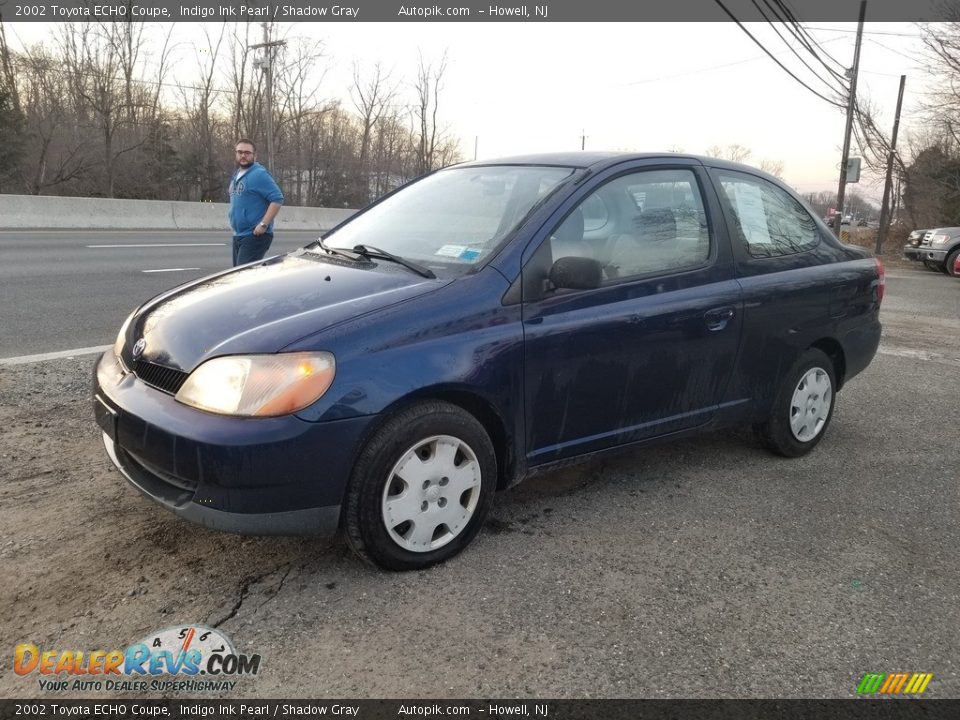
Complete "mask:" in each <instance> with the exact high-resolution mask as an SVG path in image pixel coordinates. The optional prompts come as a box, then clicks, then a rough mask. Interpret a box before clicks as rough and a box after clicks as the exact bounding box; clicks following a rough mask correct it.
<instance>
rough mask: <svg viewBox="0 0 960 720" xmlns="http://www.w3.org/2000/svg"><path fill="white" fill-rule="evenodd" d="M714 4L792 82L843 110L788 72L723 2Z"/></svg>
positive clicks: (834, 101)
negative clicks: (791, 79) (794, 81)
mask: <svg viewBox="0 0 960 720" xmlns="http://www.w3.org/2000/svg"><path fill="white" fill-rule="evenodd" d="M714 2H716V3H717V5H719V6H720V8H721V9H722V10H723V11H724V12H725V13H726V14H727V16H728V17H729V18H730V19H731V20H733V21H734V22H735V23H736V24H737V26H738V27H739V28H740V29H741V30H743V32H744V33H746V35H747V37H749V38H750V39H751V40H753V42H755V43H756V44H757V46H759V48H760V49H761V50H763V51H764V52H765V53H766V54H767V55H768V56H769V57H770V59H771V60H773V61H774V62H775V63H776V64H777V65H779V66H780V68H781V69H782V70H783V71H784V72H785V73H787V75H789V76H790V77H792V78H793V79H794V80H796V81H797V82H798V83H800V84H801V85H803V86H804V87H805V88H806V89H807V90H809V91H810V92H812V93H813V94H814V95H816V96H817V97H818V98H820V99H821V100H823V101H825V102H827V103H829V104H831V105H833V106H834V107H838V108H843V104H842V103H838V102H837V101H836V100H831V99H830V98H828V97H826V96H824V95H821V94H820V93H818V92H817V91H816V90H814V89H813V88H812V87H810V86H809V85H807V84H806V83H805V82H804V81H803V80H801V79H800V78H798V77H797V76H796V75H794V74H793V73H792V72H791V71H790V70H789V68H787V66H786V65H784V64H783V63H782V62H780V61H779V60H777V58H776V57H774V55H773V53H771V52H770V51H769V50H767V48H766V47H765V46H764V44H763V43H761V42H760V41H759V40H757V39H756V38H755V37H754V36H753V35H751V34H750V31H749V30H747V28H745V27H744V26H743V23H741V22H740V21H739V20H737V18H736V17H735V16H734V14H733V13H732V12H730V11H729V10H728V9H727V6H726V5H724V4H723V2H721V0H714Z"/></svg>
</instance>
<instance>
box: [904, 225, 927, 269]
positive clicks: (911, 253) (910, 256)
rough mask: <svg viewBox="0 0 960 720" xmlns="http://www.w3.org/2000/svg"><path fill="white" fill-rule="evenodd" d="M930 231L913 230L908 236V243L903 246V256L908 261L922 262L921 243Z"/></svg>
mask: <svg viewBox="0 0 960 720" xmlns="http://www.w3.org/2000/svg"><path fill="white" fill-rule="evenodd" d="M928 232H930V231H929V230H912V231H911V232H910V234H909V235H908V236H907V243H906V245H904V246H903V256H904V257H905V258H906V259H907V260H913V261H914V262H916V261H919V260H920V243H921V242H922V241H923V237H924V235H926V234H927V233H928Z"/></svg>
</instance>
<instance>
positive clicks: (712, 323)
mask: <svg viewBox="0 0 960 720" xmlns="http://www.w3.org/2000/svg"><path fill="white" fill-rule="evenodd" d="M703 319H704V322H706V324H707V329H708V330H713V331H717V330H723V329H724V328H725V327H726V326H727V323H729V322H730V321H731V320H732V319H733V308H732V307H722V308H714V309H713V310H707V312H706V313H704V315H703Z"/></svg>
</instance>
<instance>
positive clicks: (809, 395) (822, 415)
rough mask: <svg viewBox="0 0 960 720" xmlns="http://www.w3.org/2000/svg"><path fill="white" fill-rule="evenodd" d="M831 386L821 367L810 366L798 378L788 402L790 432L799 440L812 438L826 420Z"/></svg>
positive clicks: (828, 377)
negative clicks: (791, 397)
mask: <svg viewBox="0 0 960 720" xmlns="http://www.w3.org/2000/svg"><path fill="white" fill-rule="evenodd" d="M832 403H833V386H832V385H831V384H830V376H829V375H828V374H827V372H826V370H824V369H823V368H818V367H815V368H810V369H809V370H807V372H806V373H805V374H804V376H803V377H802V378H800V382H799V383H798V384H797V389H796V390H794V391H793V400H791V402H790V432H791V433H793V437H794V438H796V439H797V440H799V441H800V442H809V441H810V440H813V439H814V438H815V437H816V436H817V435H819V434H820V431H821V430H823V426H824V425H825V424H826V422H827V417H828V416H829V415H830V406H831V404H832Z"/></svg>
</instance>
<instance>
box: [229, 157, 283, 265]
mask: <svg viewBox="0 0 960 720" xmlns="http://www.w3.org/2000/svg"><path fill="white" fill-rule="evenodd" d="M236 152H237V171H236V172H235V173H234V174H233V177H232V178H230V227H232V228H233V264H234V266H236V265H243V264H245V263H248V262H253V261H254V260H260V259H262V258H263V256H264V255H266V254H267V249H268V248H269V247H270V243H271V242H273V219H274V218H275V217H276V216H277V213H278V212H280V207H281V206H282V205H283V193H282V192H280V188H279V187H277V183H276V182H275V181H274V179H273V177H272V176H271V175H270V173H269V171H268V170H267V169H266V168H265V167H264V166H263V165H261V164H260V163H258V162H257V147H256V145H254V144H253V141H251V140H247V139H246V138H243V139H242V140H238V141H237V146H236Z"/></svg>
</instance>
